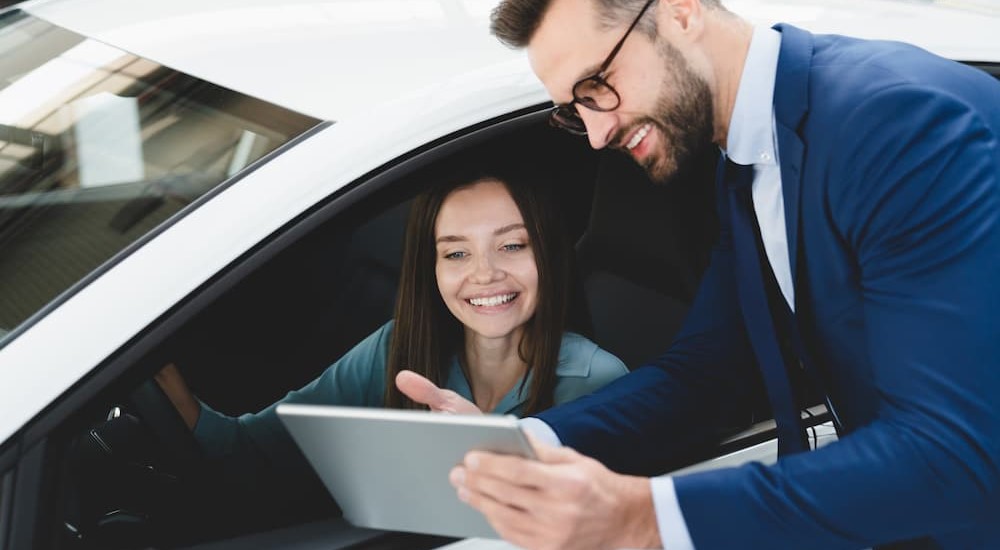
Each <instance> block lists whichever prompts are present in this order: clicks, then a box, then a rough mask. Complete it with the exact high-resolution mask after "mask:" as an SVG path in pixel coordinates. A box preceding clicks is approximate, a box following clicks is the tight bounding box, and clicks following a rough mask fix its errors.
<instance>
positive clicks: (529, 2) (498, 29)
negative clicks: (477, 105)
mask: <svg viewBox="0 0 1000 550" xmlns="http://www.w3.org/2000/svg"><path fill="white" fill-rule="evenodd" d="M576 1H578V2H587V1H589V2H595V3H596V6H597V10H598V13H599V15H600V17H601V23H602V24H604V25H605V26H607V27H608V28H611V27H616V26H618V25H620V24H622V23H623V22H627V21H628V20H630V19H631V18H633V17H635V15H636V13H638V12H639V10H641V9H642V5H643V4H644V3H645V2H646V0H576ZM551 3H552V0H502V1H501V2H500V4H498V5H497V7H496V8H494V9H493V14H492V15H491V17H490V31H491V32H492V33H493V35H494V36H496V37H497V38H498V39H499V40H500V41H501V42H503V43H504V44H506V45H508V46H510V47H512V48H524V47H526V46H527V45H528V42H530V41H531V37H533V36H534V35H535V31H537V30H538V26H539V25H540V24H541V22H542V18H543V17H544V16H545V12H546V11H547V10H548V9H549V5H550V4H551ZM701 4H702V5H703V6H705V7H706V8H709V9H724V8H723V6H722V3H721V2H720V0H701ZM655 7H656V6H651V9H650V10H649V11H650V12H651V11H653V9H652V8H655ZM647 21H648V19H647ZM637 30H639V31H641V32H643V33H645V34H647V35H650V34H651V33H654V32H655V30H656V26H655V25H654V24H652V23H645V24H643V23H640V24H639V26H638V27H637Z"/></svg>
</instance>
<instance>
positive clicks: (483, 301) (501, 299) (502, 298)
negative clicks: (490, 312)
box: [468, 292, 517, 307]
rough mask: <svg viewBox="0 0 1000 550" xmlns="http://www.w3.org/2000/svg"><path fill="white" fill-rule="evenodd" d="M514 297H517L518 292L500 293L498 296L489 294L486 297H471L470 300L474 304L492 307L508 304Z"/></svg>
mask: <svg viewBox="0 0 1000 550" xmlns="http://www.w3.org/2000/svg"><path fill="white" fill-rule="evenodd" d="M514 298H517V293H516V292H512V293H510V294H499V295H497V296H489V297H485V298H469V300H468V302H469V303H470V304H472V305H474V306H485V307H492V306H499V305H501V304H506V303H507V302H509V301H511V300H513V299H514Z"/></svg>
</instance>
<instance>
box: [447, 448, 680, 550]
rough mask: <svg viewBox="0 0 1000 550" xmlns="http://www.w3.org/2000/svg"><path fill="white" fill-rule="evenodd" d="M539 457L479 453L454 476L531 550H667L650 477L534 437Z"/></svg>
mask: <svg viewBox="0 0 1000 550" xmlns="http://www.w3.org/2000/svg"><path fill="white" fill-rule="evenodd" d="M532 446H533V447H534V448H535V453H536V455H537V456H538V460H537V461H534V460H527V459H523V458H519V457H514V456H509V455H498V454H493V453H486V452H480V451H473V452H470V453H469V454H467V455H466V457H465V461H464V462H463V464H462V465H460V466H457V467H455V468H454V469H453V470H452V471H451V483H452V485H454V486H455V487H456V489H457V490H458V497H459V498H460V499H462V500H463V501H465V502H467V503H468V504H469V505H471V506H472V507H474V508H476V509H477V510H479V511H480V512H482V513H483V514H484V515H485V516H486V519H487V520H489V522H490V525H492V526H493V528H494V529H496V531H497V533H499V534H500V536H502V537H503V538H504V539H506V540H507V541H508V542H510V543H512V544H515V545H517V546H521V547H523V548H527V549H529V550H550V549H551V550H559V549H564V548H573V549H580V550H590V549H594V550H597V549H611V548H659V547H660V545H661V543H660V535H659V531H658V529H657V525H656V517H655V512H654V510H653V499H652V493H651V491H650V483H649V479H646V478H640V477H632V476H623V475H619V474H616V473H614V472H611V471H610V470H608V469H607V468H605V467H604V466H603V465H601V464H600V463H599V462H597V461H596V460H593V459H591V458H587V457H585V456H583V455H581V454H579V453H577V452H576V451H574V450H572V449H569V448H566V447H563V448H556V447H551V446H548V445H544V444H542V443H541V442H539V441H537V440H535V439H532Z"/></svg>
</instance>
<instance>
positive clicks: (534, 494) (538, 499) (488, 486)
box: [461, 471, 546, 514]
mask: <svg viewBox="0 0 1000 550" xmlns="http://www.w3.org/2000/svg"><path fill="white" fill-rule="evenodd" d="M465 475H466V476H467V477H466V478H465V479H464V480H462V483H461V486H462V487H463V488H465V489H466V490H467V491H470V492H473V493H477V494H479V495H481V496H484V497H487V498H489V499H491V500H494V501H496V502H499V503H501V504H504V505H506V506H510V507H511V508H516V509H518V510H523V511H526V512H528V513H530V514H534V513H536V512H537V510H538V509H539V508H541V507H543V506H544V505H545V504H544V503H545V502H546V496H545V493H544V492H543V491H540V490H539V488H538V487H534V486H526V485H521V484H517V483H510V482H508V481H506V480H501V479H498V478H495V477H492V476H483V475H477V474H476V473H475V472H468V471H467V472H466V473H465Z"/></svg>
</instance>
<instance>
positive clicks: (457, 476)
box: [449, 468, 465, 487]
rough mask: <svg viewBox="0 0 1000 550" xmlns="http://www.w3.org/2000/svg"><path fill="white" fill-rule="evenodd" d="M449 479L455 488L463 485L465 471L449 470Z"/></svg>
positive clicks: (458, 469) (459, 469)
mask: <svg viewBox="0 0 1000 550" xmlns="http://www.w3.org/2000/svg"><path fill="white" fill-rule="evenodd" d="M449 477H450V481H451V484H452V485H454V486H456V487H458V486H461V485H465V470H463V469H461V468H453V469H452V470H451V476H449Z"/></svg>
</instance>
